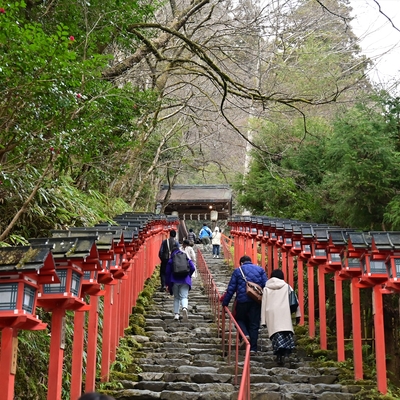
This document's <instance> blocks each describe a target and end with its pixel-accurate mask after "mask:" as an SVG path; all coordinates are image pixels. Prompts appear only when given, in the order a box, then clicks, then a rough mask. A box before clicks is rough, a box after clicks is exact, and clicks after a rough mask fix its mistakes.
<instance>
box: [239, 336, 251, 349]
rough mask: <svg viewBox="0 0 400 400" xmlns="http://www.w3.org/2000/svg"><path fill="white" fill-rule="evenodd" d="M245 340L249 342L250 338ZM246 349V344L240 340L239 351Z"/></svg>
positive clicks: (247, 337)
mask: <svg viewBox="0 0 400 400" xmlns="http://www.w3.org/2000/svg"><path fill="white" fill-rule="evenodd" d="M246 339H247V340H248V341H249V342H250V336H246ZM245 348H246V342H245V340H244V339H242V340H241V341H240V343H239V350H244V349H245Z"/></svg>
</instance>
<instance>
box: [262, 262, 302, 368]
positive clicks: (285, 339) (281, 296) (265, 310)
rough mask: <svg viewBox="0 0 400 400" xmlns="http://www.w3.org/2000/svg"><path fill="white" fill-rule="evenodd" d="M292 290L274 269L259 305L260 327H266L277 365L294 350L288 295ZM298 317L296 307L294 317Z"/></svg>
mask: <svg viewBox="0 0 400 400" xmlns="http://www.w3.org/2000/svg"><path fill="white" fill-rule="evenodd" d="M291 291H293V289H292V288H291V287H290V285H288V284H287V283H286V282H285V281H284V275H283V272H282V271H281V270H280V269H275V270H274V271H272V273H271V277H270V278H269V279H268V281H267V283H266V285H265V287H264V290H263V297H262V303H261V325H267V329H268V335H269V338H270V340H271V342H272V348H273V350H274V354H275V355H276V361H277V362H278V364H279V365H282V364H283V362H284V357H287V356H289V354H290V353H291V352H292V350H293V349H294V348H295V344H294V331H293V323H292V314H291V312H290V305H289V293H290V292H291ZM299 316H300V310H299V307H297V311H296V317H299Z"/></svg>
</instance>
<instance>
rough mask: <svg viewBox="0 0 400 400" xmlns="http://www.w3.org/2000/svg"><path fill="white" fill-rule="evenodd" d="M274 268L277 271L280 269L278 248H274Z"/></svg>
mask: <svg viewBox="0 0 400 400" xmlns="http://www.w3.org/2000/svg"><path fill="white" fill-rule="evenodd" d="M272 260H273V266H272V269H273V270H274V269H276V268H278V267H279V249H278V246H275V245H274V246H273V258H272Z"/></svg>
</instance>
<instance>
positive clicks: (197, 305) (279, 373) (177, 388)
mask: <svg viewBox="0 0 400 400" xmlns="http://www.w3.org/2000/svg"><path fill="white" fill-rule="evenodd" d="M204 256H205V260H206V262H207V265H208V267H209V269H210V271H211V272H212V273H213V276H214V279H215V282H216V284H217V287H218V289H219V291H220V294H223V293H224V292H225V290H226V287H227V285H228V282H229V279H230V276H231V273H232V269H231V268H230V267H228V266H227V265H226V264H225V263H224V260H223V259H214V258H212V256H211V255H210V253H207V254H204ZM188 314H189V320H188V322H183V321H182V320H179V321H175V320H174V319H173V318H174V314H173V296H170V295H169V294H168V293H161V292H155V293H154V296H153V299H152V302H151V304H149V306H147V307H146V314H145V318H146V327H145V331H146V336H145V337H141V336H135V337H134V338H135V339H136V340H137V341H138V342H139V343H141V348H140V349H139V350H138V351H137V355H138V359H140V369H141V372H140V373H139V374H137V376H136V375H135V376H132V380H129V375H126V379H124V380H122V381H120V383H121V386H122V389H121V390H116V391H115V393H113V396H114V397H115V398H116V399H122V400H136V399H140V400H146V399H171V400H176V399H189V400H191V399H193V400H197V399H198V400H200V399H201V400H207V399H210V400H219V399H221V400H237V397H238V391H239V384H240V379H241V376H240V374H241V372H242V369H243V363H244V358H245V351H244V350H240V351H239V366H238V373H239V376H238V377H237V382H235V365H234V364H233V363H228V360H227V358H226V357H223V355H224V352H225V353H226V352H227V350H228V349H227V348H225V349H222V339H221V337H218V328H217V326H216V324H215V323H214V322H213V314H212V311H211V309H210V306H209V304H208V299H207V296H206V294H205V290H204V288H203V284H202V281H201V279H200V278H199V277H198V278H196V279H194V280H193V287H192V290H191V291H190V292H189V307H188ZM225 333H226V334H227V335H228V334H229V330H228V328H226V332H225ZM231 334H232V341H233V343H232V348H231V351H232V352H235V351H236V344H235V339H236V332H235V329H234V328H233V329H232V332H231ZM250 370H251V399H252V400H264V399H265V400H294V399H295V400H314V399H315V400H317V399H322V400H342V399H343V400H347V399H351V398H353V397H354V393H355V392H356V391H357V387H354V386H342V385H340V384H338V375H339V371H338V370H337V369H334V368H332V369H326V368H325V369H321V370H320V369H317V368H313V367H310V366H309V364H308V360H307V359H306V358H305V357H300V356H299V355H298V354H297V353H296V352H294V353H293V354H292V355H291V356H290V357H289V358H287V359H285V363H284V365H283V366H277V363H276V361H275V356H274V354H273V350H272V345H271V342H270V340H269V337H268V332H267V330H266V329H264V328H262V329H260V332H259V351H258V353H257V354H256V355H252V356H251V360H250Z"/></svg>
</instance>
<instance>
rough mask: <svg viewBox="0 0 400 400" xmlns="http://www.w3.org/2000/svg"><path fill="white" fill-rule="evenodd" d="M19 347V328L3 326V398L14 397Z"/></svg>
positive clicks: (0, 359)
mask: <svg viewBox="0 0 400 400" xmlns="http://www.w3.org/2000/svg"><path fill="white" fill-rule="evenodd" d="M17 348H18V330H17V329H14V328H11V327H6V328H3V329H2V330H1V353H0V376H1V390H0V399H1V400H13V399H14V385H15V373H16V367H17V364H16V363H17Z"/></svg>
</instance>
